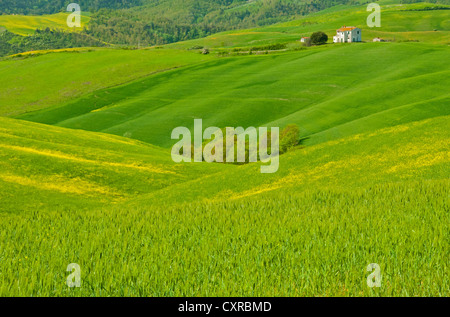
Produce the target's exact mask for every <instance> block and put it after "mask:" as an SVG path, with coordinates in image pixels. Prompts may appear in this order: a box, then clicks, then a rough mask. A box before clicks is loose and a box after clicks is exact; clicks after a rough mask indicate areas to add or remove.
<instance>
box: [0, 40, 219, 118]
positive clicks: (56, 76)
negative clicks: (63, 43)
mask: <svg viewBox="0 0 450 317" xmlns="http://www.w3.org/2000/svg"><path fill="white" fill-rule="evenodd" d="M67 51H68V52H64V50H63V51H62V52H61V51H59V52H58V53H52V54H46V53H48V51H47V52H34V53H35V54H36V55H39V54H44V56H37V57H36V56H35V55H29V56H25V58H24V57H18V58H13V59H8V60H4V61H0V86H1V87H2V94H0V115H3V116H8V115H9V116H11V115H18V114H21V113H24V112H29V111H32V110H38V109H42V108H47V107H51V106H55V105H61V104H63V103H65V102H68V101H70V100H73V98H77V97H79V96H82V95H85V94H86V93H89V92H92V91H95V90H98V89H100V88H105V87H111V86H114V85H118V84H122V83H124V82H127V81H131V80H135V79H137V78H140V77H143V76H148V75H149V74H152V73H157V72H161V71H165V70H168V69H173V68H177V67H181V66H185V65H190V64H195V63H199V62H202V61H206V60H209V59H210V58H211V57H208V56H205V55H200V54H197V53H194V52H186V51H180V50H170V51H169V50H164V51H162V50H156V49H155V50H139V51H131V50H121V49H82V50H67ZM33 56H35V57H33ZM26 57H32V58H26ZM93 96H94V98H95V95H93Z"/></svg>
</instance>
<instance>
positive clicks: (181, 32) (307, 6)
mask: <svg viewBox="0 0 450 317" xmlns="http://www.w3.org/2000/svg"><path fill="white" fill-rule="evenodd" d="M353 3H356V2H355V1H354V0H340V1H335V0H310V1H305V0H259V1H257V0H254V1H246V0H234V1H233V0H160V1H147V5H146V6H144V7H135V8H131V9H128V10H111V9H100V10H99V11H96V12H95V13H93V14H92V15H91V18H92V19H91V22H90V25H89V29H88V30H87V31H86V33H87V34H89V35H91V36H93V37H96V38H99V39H101V40H103V41H105V42H108V43H112V44H126V45H139V44H141V45H155V44H167V43H173V42H177V41H183V40H189V39H195V38H199V37H204V36H208V35H211V34H214V33H217V32H220V31H226V30H233V29H243V28H250V27H256V26H262V25H269V24H273V23H277V22H282V21H288V20H290V19H294V18H295V17H299V16H303V15H306V14H309V13H312V12H317V11H320V10H323V9H326V8H328V7H331V6H334V5H336V4H353Z"/></svg>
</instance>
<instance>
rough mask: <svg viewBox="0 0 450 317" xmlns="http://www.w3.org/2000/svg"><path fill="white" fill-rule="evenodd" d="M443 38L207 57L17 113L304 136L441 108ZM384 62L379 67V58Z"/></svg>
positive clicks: (327, 135)
mask: <svg viewBox="0 0 450 317" xmlns="http://www.w3.org/2000/svg"><path fill="white" fill-rule="evenodd" d="M449 56H450V50H449V48H448V47H444V46H436V45H426V44H416V43H402V44H396V43H370V44H369V43H367V44H356V45H336V46H333V47H329V48H317V49H310V50H306V51H300V52H294V53H285V54H274V55H262V56H244V57H242V56H239V57H230V58H223V59H215V60H213V61H210V62H205V63H202V64H198V65H195V66H190V67H185V68H181V69H177V70H172V71H168V72H164V73H160V74H156V75H152V76H150V77H147V78H143V79H140V80H138V81H135V82H133V83H130V84H126V85H122V86H119V87H114V88H107V89H104V90H101V91H96V92H95V93H93V94H92V95H88V96H86V97H83V98H81V99H79V100H76V101H74V102H70V103H68V104H67V105H65V106H62V107H54V108H50V109H44V110H42V111H39V112H33V113H29V114H24V115H21V116H19V117H20V118H22V119H26V120H31V121H36V122H41V123H46V124H54V125H58V126H63V127H68V128H76V129H85V130H90V131H101V132H106V133H112V134H117V135H124V134H125V133H127V134H129V135H132V137H133V138H136V139H138V140H141V141H145V142H148V143H151V144H156V145H160V146H164V147H168V146H170V145H172V144H173V141H172V140H171V139H170V133H171V131H172V129H173V128H175V127H177V126H186V127H191V126H192V125H193V119H194V118H202V119H203V120H204V125H205V126H218V127H225V126H233V127H236V126H244V127H248V126H265V125H275V126H281V127H283V126H285V125H287V124H289V123H296V124H298V125H299V127H300V129H301V136H302V137H309V139H308V140H307V143H308V144H313V143H318V142H322V141H324V140H327V139H334V138H337V137H342V136H346V135H349V134H354V133H358V132H362V131H370V130H373V129H377V128H382V127H387V126H391V125H396V124H399V123H405V122H410V121H414V120H420V119H423V118H429V117H434V116H439V115H448V114H449V107H446V106H444V105H445V104H447V105H448V102H449V92H448V89H447V87H448V86H449V85H450V82H449V78H450V77H449V74H450V68H449V64H448V63H447V59H448V57H449ZM380 65H383V67H380Z"/></svg>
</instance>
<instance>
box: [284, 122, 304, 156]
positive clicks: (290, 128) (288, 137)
mask: <svg viewBox="0 0 450 317" xmlns="http://www.w3.org/2000/svg"><path fill="white" fill-rule="evenodd" d="M299 139H300V129H299V128H298V126H297V125H296V124H289V125H287V126H286V128H284V129H283V131H281V133H280V153H286V152H287V151H289V150H290V149H292V148H294V147H295V146H297V145H298V143H299Z"/></svg>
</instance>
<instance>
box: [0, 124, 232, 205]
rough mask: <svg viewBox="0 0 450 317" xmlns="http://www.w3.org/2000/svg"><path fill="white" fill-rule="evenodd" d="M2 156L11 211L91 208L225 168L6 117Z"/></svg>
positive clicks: (1, 186) (0, 188)
mask: <svg viewBox="0 0 450 317" xmlns="http://www.w3.org/2000/svg"><path fill="white" fill-rule="evenodd" d="M0 157H1V160H0V193H1V199H0V211H1V212H7V213H12V214H21V212H24V211H25V212H28V211H32V210H41V211H43V210H47V211H49V210H66V209H68V208H71V209H74V210H90V209H92V208H94V207H96V208H98V207H100V206H102V205H105V204H109V203H111V202H113V203H117V202H120V201H124V200H127V199H130V198H135V197H136V196H139V195H142V194H144V193H150V192H153V191H155V190H157V189H161V188H163V187H165V186H169V185H172V184H175V183H181V182H184V181H188V180H189V181H190V180H192V179H193V178H196V177H200V176H201V175H206V174H208V173H210V172H217V171H219V170H220V171H222V170H223V168H224V167H219V166H217V165H207V166H203V167H200V166H197V165H194V166H192V167H189V168H188V167H187V166H185V165H176V164H175V163H174V162H173V161H172V159H171V156H170V152H169V151H167V150H164V149H161V148H158V147H155V146H152V145H149V144H145V143H141V142H139V141H136V140H131V139H126V138H119V137H116V136H113V135H109V134H94V133H92V132H86V131H73V130H68V129H62V128H57V127H50V126H46V125H40V124H35V123H31V122H26V121H19V120H14V119H8V118H1V117H0ZM231 167H233V166H231ZM231 167H230V166H228V165H227V166H225V168H231Z"/></svg>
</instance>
